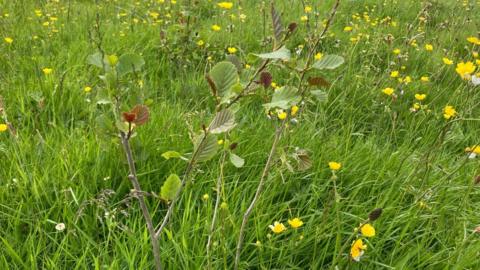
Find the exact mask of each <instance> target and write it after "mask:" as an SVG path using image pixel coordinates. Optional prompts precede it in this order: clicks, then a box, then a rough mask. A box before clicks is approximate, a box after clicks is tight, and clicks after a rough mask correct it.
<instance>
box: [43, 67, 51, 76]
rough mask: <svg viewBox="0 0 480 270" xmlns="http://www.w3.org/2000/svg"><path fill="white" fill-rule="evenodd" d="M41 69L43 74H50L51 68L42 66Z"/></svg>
mask: <svg viewBox="0 0 480 270" xmlns="http://www.w3.org/2000/svg"><path fill="white" fill-rule="evenodd" d="M42 71H43V74H45V75H50V74H52V72H53V69H51V68H43V69H42Z"/></svg>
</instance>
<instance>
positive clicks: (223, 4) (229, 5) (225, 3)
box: [217, 2, 233, 9]
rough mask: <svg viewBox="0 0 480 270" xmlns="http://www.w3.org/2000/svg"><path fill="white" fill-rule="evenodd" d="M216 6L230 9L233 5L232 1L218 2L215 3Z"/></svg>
mask: <svg viewBox="0 0 480 270" xmlns="http://www.w3.org/2000/svg"><path fill="white" fill-rule="evenodd" d="M217 6H219V7H220V8H224V9H231V8H232V7H233V3H232V2H220V3H218V4H217Z"/></svg>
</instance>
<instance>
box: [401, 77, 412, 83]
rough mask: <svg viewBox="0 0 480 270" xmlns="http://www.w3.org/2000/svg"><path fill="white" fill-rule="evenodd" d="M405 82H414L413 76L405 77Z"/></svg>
mask: <svg viewBox="0 0 480 270" xmlns="http://www.w3.org/2000/svg"><path fill="white" fill-rule="evenodd" d="M403 82H404V83H407V84H408V83H411V82H412V77H410V76H406V77H405V78H403Z"/></svg>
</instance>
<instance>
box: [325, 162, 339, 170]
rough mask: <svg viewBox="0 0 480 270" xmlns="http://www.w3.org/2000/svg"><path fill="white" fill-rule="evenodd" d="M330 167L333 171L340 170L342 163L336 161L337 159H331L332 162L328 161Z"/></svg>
mask: <svg viewBox="0 0 480 270" xmlns="http://www.w3.org/2000/svg"><path fill="white" fill-rule="evenodd" d="M328 167H329V168H330V170H332V171H338V170H340V168H342V163H339V162H335V161H330V162H328Z"/></svg>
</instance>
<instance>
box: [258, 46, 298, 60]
mask: <svg viewBox="0 0 480 270" xmlns="http://www.w3.org/2000/svg"><path fill="white" fill-rule="evenodd" d="M255 55H256V56H258V57H260V58H262V59H281V60H285V61H286V60H290V56H291V54H290V51H289V50H288V49H287V48H285V46H283V47H281V48H280V49H278V50H276V51H274V52H271V53H261V54H255Z"/></svg>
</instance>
